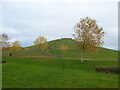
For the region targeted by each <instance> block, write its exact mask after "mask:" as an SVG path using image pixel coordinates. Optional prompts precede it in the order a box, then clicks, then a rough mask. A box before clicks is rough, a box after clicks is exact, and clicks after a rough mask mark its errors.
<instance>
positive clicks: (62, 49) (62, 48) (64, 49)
mask: <svg viewBox="0 0 120 90" xmlns="http://www.w3.org/2000/svg"><path fill="white" fill-rule="evenodd" d="M60 50H61V52H65V51H67V50H68V47H67V46H66V45H61V46H60Z"/></svg>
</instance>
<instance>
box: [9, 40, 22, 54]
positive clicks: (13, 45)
mask: <svg viewBox="0 0 120 90" xmlns="http://www.w3.org/2000/svg"><path fill="white" fill-rule="evenodd" d="M20 46H21V44H20V42H19V41H14V42H12V43H11V47H10V51H12V52H15V51H18V50H20Z"/></svg>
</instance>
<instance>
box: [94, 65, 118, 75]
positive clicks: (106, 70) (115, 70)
mask: <svg viewBox="0 0 120 90" xmlns="http://www.w3.org/2000/svg"><path fill="white" fill-rule="evenodd" d="M95 71H96V72H103V73H113V74H120V68H119V67H118V66H100V67H97V68H95Z"/></svg>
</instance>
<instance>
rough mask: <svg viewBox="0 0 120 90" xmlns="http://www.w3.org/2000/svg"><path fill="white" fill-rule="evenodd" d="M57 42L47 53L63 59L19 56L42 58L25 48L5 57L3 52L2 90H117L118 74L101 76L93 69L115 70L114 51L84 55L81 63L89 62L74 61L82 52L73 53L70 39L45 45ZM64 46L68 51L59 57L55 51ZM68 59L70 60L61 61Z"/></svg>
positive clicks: (106, 50) (5, 54) (99, 49)
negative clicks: (73, 89) (35, 89)
mask: <svg viewBox="0 0 120 90" xmlns="http://www.w3.org/2000/svg"><path fill="white" fill-rule="evenodd" d="M55 42H57V43H56V44H55V45H54V47H53V48H52V49H49V50H48V52H49V53H52V54H55V55H61V56H62V57H63V58H61V59H60V58H59V59H58V58H40V57H34V58H30V57H20V56H46V55H45V54H43V53H41V52H39V51H36V50H34V47H33V46H31V47H28V48H29V49H28V50H25V49H21V50H20V51H18V52H14V53H13V56H12V57H10V56H9V52H3V60H5V61H7V62H6V63H4V64H2V69H3V80H2V81H3V83H2V84H3V88H117V87H118V74H105V73H97V72H95V68H96V67H100V66H101V65H103V66H117V65H118V62H117V59H118V51H115V50H109V49H106V48H101V47H100V48H98V51H96V52H94V53H88V52H85V56H84V58H85V59H95V60H91V61H83V62H80V60H76V58H78V59H79V58H81V54H82V51H80V50H77V49H73V45H74V44H73V41H72V40H71V39H62V40H60V41H57V40H54V41H50V42H48V46H51V45H53V44H54V43H55ZM62 44H63V45H67V46H68V50H67V51H66V52H65V53H61V52H60V50H59V47H60V46H61V45H62ZM65 58H70V59H65Z"/></svg>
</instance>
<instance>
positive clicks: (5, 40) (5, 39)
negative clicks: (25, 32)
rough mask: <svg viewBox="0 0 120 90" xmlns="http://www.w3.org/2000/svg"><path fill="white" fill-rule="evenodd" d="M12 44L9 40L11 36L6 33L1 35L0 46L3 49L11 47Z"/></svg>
mask: <svg viewBox="0 0 120 90" xmlns="http://www.w3.org/2000/svg"><path fill="white" fill-rule="evenodd" d="M10 46H11V44H10V42H9V36H8V35H7V34H5V33H3V34H1V35H0V48H2V50H3V51H4V50H7V49H8V47H10Z"/></svg>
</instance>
